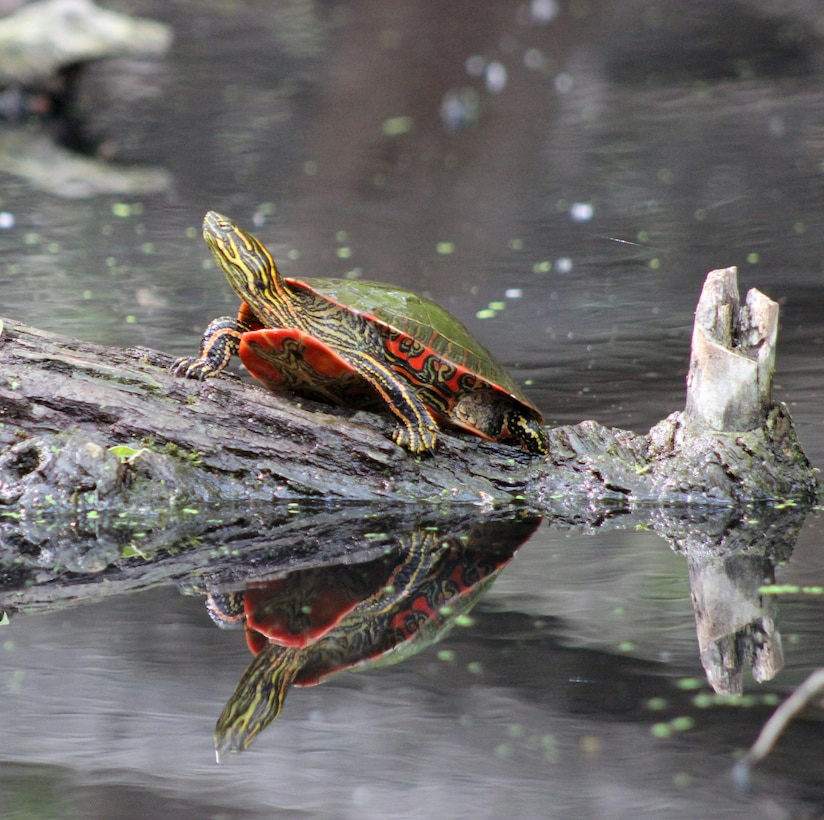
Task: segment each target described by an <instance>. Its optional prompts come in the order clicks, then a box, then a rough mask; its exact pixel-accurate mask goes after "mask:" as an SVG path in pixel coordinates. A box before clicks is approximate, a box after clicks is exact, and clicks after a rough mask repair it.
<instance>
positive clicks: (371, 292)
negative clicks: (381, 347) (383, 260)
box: [286, 278, 537, 412]
mask: <svg viewBox="0 0 824 820" xmlns="http://www.w3.org/2000/svg"><path fill="white" fill-rule="evenodd" d="M286 282H287V284H289V285H290V286H292V287H294V286H300V285H301V283H302V284H303V285H305V286H307V287H309V288H310V289H311V290H314V291H315V292H317V293H319V294H320V295H321V296H324V297H326V298H327V299H330V300H331V301H333V302H336V303H337V304H339V305H341V306H342V307H345V308H348V309H350V310H354V311H357V312H358V313H360V314H362V315H364V316H365V317H366V318H369V319H372V318H373V319H375V320H377V321H378V322H382V323H383V324H385V325H389V326H390V327H393V328H395V329H396V330H399V331H401V333H404V334H405V335H407V336H410V337H411V338H413V339H416V340H417V341H419V342H421V343H423V344H424V345H426V347H428V348H431V349H432V350H433V351H435V352H436V353H437V354H438V355H439V356H443V357H444V358H446V359H449V360H450V361H452V362H454V363H455V364H459V365H461V366H463V367H465V368H466V369H467V370H469V371H471V372H472V373H474V374H476V375H478V376H481V377H482V378H483V379H485V380H486V381H487V382H489V383H490V384H491V385H492V386H493V387H497V388H499V389H501V390H503V391H504V392H506V393H508V394H509V395H510V396H512V397H513V398H514V399H516V400H517V401H519V402H520V403H521V404H523V405H525V406H526V407H529V408H531V409H533V410H535V411H536V412H537V408H536V407H535V405H534V404H533V403H532V402H531V401H530V400H529V399H528V398H527V397H526V396H525V395H524V394H523V392H522V391H521V389H520V388H519V387H518V385H517V384H515V382H514V381H513V379H512V377H511V376H510V375H509V373H508V372H507V371H506V370H505V369H504V368H503V367H502V366H501V365H500V364H498V362H497V361H496V359H495V357H494V356H493V355H492V354H491V353H490V352H489V351H488V350H487V349H486V348H485V347H484V346H483V345H482V344H481V343H480V342H479V341H478V340H477V339H476V338H475V337H474V336H473V335H472V334H471V333H470V332H469V331H468V330H467V329H466V328H465V327H464V325H463V324H461V322H460V321H458V319H456V318H455V317H454V316H453V315H452V314H451V313H449V312H448V311H446V310H444V308H442V307H441V306H440V305H438V304H436V303H435V302H433V301H431V300H430V299H425V298H424V297H422V296H418V295H417V294H416V293H412V292H411V291H408V290H405V289H404V288H401V287H399V286H397V285H392V284H388V283H385V282H366V281H361V280H356V279H323V278H303V279H299V280H296V279H287V280H286Z"/></svg>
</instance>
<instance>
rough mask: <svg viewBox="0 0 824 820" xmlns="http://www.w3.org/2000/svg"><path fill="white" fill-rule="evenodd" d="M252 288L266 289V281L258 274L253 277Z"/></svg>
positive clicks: (256, 289)
mask: <svg viewBox="0 0 824 820" xmlns="http://www.w3.org/2000/svg"><path fill="white" fill-rule="evenodd" d="M252 290H255V291H258V290H266V282H264V281H263V279H261V278H260V277H259V276H256V277H255V278H254V279H252Z"/></svg>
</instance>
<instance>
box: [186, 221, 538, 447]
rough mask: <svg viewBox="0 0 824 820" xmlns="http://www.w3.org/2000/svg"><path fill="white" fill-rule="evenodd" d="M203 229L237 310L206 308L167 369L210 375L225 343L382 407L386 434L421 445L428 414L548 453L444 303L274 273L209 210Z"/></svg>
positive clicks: (289, 375)
mask: <svg viewBox="0 0 824 820" xmlns="http://www.w3.org/2000/svg"><path fill="white" fill-rule="evenodd" d="M203 237H204V239H205V240H206V243H207V244H208V246H209V248H210V249H211V251H212V253H213V254H214V257H215V259H216V260H217V261H218V264H219V265H220V267H221V268H222V269H223V272H224V273H225V274H226V278H227V279H228V280H229V284H230V285H231V286H232V288H233V289H234V291H235V293H237V295H238V296H239V297H240V298H241V300H242V304H241V306H240V310H239V312H238V315H237V318H232V317H221V318H219V319H215V320H214V321H213V322H212V323H211V324H210V325H209V327H208V328H207V329H206V332H205V333H204V335H203V341H202V342H201V347H200V356H199V357H198V358H182V359H178V361H177V362H175V364H174V365H173V366H172V372H174V373H175V374H176V375H181V376H186V377H188V378H195V379H204V378H209V377H211V376H216V375H218V374H219V373H220V372H221V371H222V370H223V369H224V368H225V367H226V365H227V364H228V363H229V361H230V359H231V357H232V356H233V355H235V354H238V355H239V356H240V359H241V361H242V362H243V364H244V365H245V366H246V369H247V370H248V371H249V372H250V373H251V374H252V375H253V376H254V377H255V378H256V379H258V381H260V382H262V383H263V384H265V385H266V386H267V387H269V388H271V389H278V390H282V389H287V390H292V391H294V392H297V393H302V394H306V395H309V396H311V397H313V398H318V397H319V398H321V399H325V400H331V401H333V402H335V403H337V404H342V405H344V406H357V407H375V406H383V407H388V408H389V409H390V410H391V411H392V412H393V413H394V414H395V415H396V416H397V417H398V419H400V421H401V425H400V426H399V427H398V429H397V431H396V432H395V435H394V438H395V441H396V442H397V443H398V444H400V445H401V446H403V447H406V448H407V449H408V450H410V451H411V452H413V453H424V452H428V451H431V450H432V449H433V448H434V447H435V444H436V441H437V431H438V424H437V422H436V419H437V420H438V421H442V422H447V423H449V424H452V425H455V426H457V427H461V428H463V429H464V430H468V431H470V432H472V433H474V434H475V435H477V436H480V437H481V438H485V439H489V440H491V441H506V440H510V441H515V442H517V443H519V444H520V445H521V446H522V447H523V448H524V449H526V450H527V451H528V452H530V453H534V454H542V453H547V452H548V443H547V435H546V430H545V429H544V428H543V426H542V418H541V414H540V413H539V412H538V410H537V409H536V408H535V406H534V405H533V404H532V403H531V402H530V401H529V399H527V398H526V397H525V396H524V395H523V393H522V392H521V390H520V388H518V386H517V385H516V384H515V382H514V381H513V380H512V378H511V377H510V375H509V374H508V373H507V372H506V370H504V368H503V367H502V366H501V365H500V364H498V363H497V362H496V361H495V359H494V358H493V357H492V355H491V354H490V353H489V352H488V351H487V350H486V349H485V348H484V347H482V346H481V345H480V344H479V343H478V342H477V341H476V340H475V339H474V338H473V337H472V335H471V334H470V333H469V331H468V330H467V329H466V328H465V327H464V326H463V325H462V324H461V323H460V322H459V321H458V320H457V319H456V318H455V317H454V316H452V315H451V314H449V313H447V312H446V311H445V310H444V309H443V308H441V307H439V306H438V305H436V304H435V303H434V302H431V301H429V300H428V299H424V298H422V297H420V296H416V295H415V294H414V293H410V292H409V291H406V290H403V289H401V288H398V287H396V286H394V285H388V284H382V283H378V282H363V281H351V280H347V279H304V280H298V279H284V278H283V277H282V276H281V275H280V273H279V272H278V269H277V266H276V265H275V261H274V259H273V258H272V255H271V254H270V253H269V251H268V250H267V249H266V248H265V247H264V246H263V244H262V243H261V242H260V241H258V240H257V239H256V238H255V237H254V236H252V235H251V234H249V233H247V232H246V231H244V230H243V229H242V228H239V227H238V226H237V225H235V223H234V222H232V221H231V220H230V219H227V218H226V217H225V216H221V215H220V214H217V213H215V212H214V211H209V213H207V214H206V216H205V218H204V220H203Z"/></svg>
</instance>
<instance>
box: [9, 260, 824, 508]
mask: <svg viewBox="0 0 824 820" xmlns="http://www.w3.org/2000/svg"><path fill="white" fill-rule="evenodd" d="M777 316H778V311H777V307H774V303H772V302H770V301H769V300H767V299H766V297H763V296H761V295H759V294H753V292H751V294H750V296H749V297H748V299H747V301H746V302H745V304H744V305H741V304H740V303H739V301H738V297H737V288H736V285H735V271H734V269H728V270H726V271H721V272H713V273H712V274H710V276H709V277H708V280H707V285H706V287H705V290H704V295H703V296H702V300H701V303H700V306H699V310H698V314H697V324H696V336H695V338H696V339H697V341H695V343H694V348H693V358H692V364H691V372H690V377H689V394H688V399H687V409H686V410H685V411H683V412H679V413H674V414H672V415H671V416H670V417H668V418H667V419H665V420H664V421H662V422H660V423H659V424H657V425H656V426H655V427H654V428H653V429H652V430H651V431H650V432H649V433H648V434H646V435H639V434H635V433H632V432H629V431H626V430H616V429H608V428H605V427H604V426H602V425H600V424H598V423H597V422H594V421H586V422H582V423H580V424H577V425H574V426H566V427H559V428H555V429H552V430H550V431H549V438H550V455H549V456H548V457H547V458H535V457H530V456H528V455H527V454H525V453H522V452H520V451H519V450H517V449H515V448H513V447H510V446H507V445H503V444H496V443H487V442H483V441H479V440H478V439H477V438H475V437H473V436H469V435H465V434H460V433H452V432H449V431H443V434H442V436H441V438H440V440H439V444H438V449H437V453H436V454H435V455H434V456H429V457H414V456H411V455H409V454H408V453H406V452H405V451H404V450H402V449H400V448H399V447H397V446H396V445H395V444H394V443H393V442H392V441H391V439H390V438H389V434H390V432H391V429H392V427H393V426H394V421H393V420H392V419H391V418H389V417H387V416H381V415H374V414H370V413H365V412H359V413H352V412H351V411H348V410H346V409H343V408H335V407H331V406H327V405H321V404H317V403H314V402H310V401H307V400H303V401H299V400H296V399H295V398H294V397H290V396H281V395H276V394H273V393H270V392H268V391H266V390H264V389H262V388H260V387H258V386H256V385H252V384H247V383H245V382H244V381H241V380H240V379H239V378H237V377H225V376H224V377H220V378H217V379H212V380H209V381H207V382H205V383H198V382H192V381H188V380H184V379H179V378H174V377H172V376H171V375H169V373H168V367H169V365H170V364H171V362H172V358H171V357H170V356H168V355H166V354H163V353H159V352H156V351H152V350H148V349H143V348H135V349H129V350H119V349H111V348H106V347H101V346H98V345H92V344H88V343H83V342H78V341H75V340H70V339H66V338H62V337H59V336H56V335H54V334H49V333H45V332H43V331H40V330H36V329H33V328H30V327H26V326H25V325H22V324H21V323H19V322H15V321H13V320H6V321H5V322H4V324H3V330H2V335H1V336H0V510H2V509H5V510H7V511H10V512H13V513H14V514H18V513H21V512H25V513H26V514H28V515H32V514H33V513H34V512H35V511H37V510H49V511H53V510H54V509H55V508H60V509H62V508H65V509H68V510H70V511H71V512H72V514H84V513H86V512H88V511H101V510H128V511H130V512H131V513H132V514H138V513H139V512H141V511H144V512H145V513H146V514H153V513H155V512H156V511H157V510H158V509H163V510H181V509H183V508H185V507H186V506H187V505H191V504H210V503H224V502H234V501H244V502H251V501H262V502H271V501H272V500H276V499H284V500H288V499H305V498H324V499H336V500H353V501H355V500H357V501H375V500H383V501H387V500H390V501H395V502H397V501H401V502H427V503H430V502H473V503H476V504H478V503H480V504H483V505H495V504H499V505H500V504H511V503H524V504H526V505H528V506H530V507H531V508H533V509H535V510H538V511H540V512H544V513H553V512H555V513H559V514H564V515H566V514H569V513H570V511H574V510H575V509H576V508H579V509H580V508H583V507H586V506H587V505H591V504H593V503H597V504H599V505H601V506H603V507H604V508H605V509H613V510H614V509H620V510H627V509H630V508H632V507H633V506H637V505H638V504H645V503H654V504H684V503H709V504H732V503H740V502H743V501H748V500H756V499H757V500H761V499H776V498H782V499H786V498H802V497H803V498H810V497H812V496H813V495H814V493H815V491H816V478H815V474H814V471H813V469H812V467H811V466H810V464H809V462H808V460H807V458H806V457H805V455H804V452H803V450H802V449H801V446H800V444H799V442H798V439H797V437H796V433H795V429H794V427H793V423H792V419H791V418H790V415H789V413H788V411H787V409H786V407H784V405H781V404H773V403H772V402H771V398H770V395H769V384H770V377H771V373H772V362H773V361H774V348H775V338H776V330H775V328H776V324H777ZM733 370H735V371H736V373H737V378H735V379H733V378H731V377H730V373H731V371H733ZM725 391H726V393H727V394H728V395H725Z"/></svg>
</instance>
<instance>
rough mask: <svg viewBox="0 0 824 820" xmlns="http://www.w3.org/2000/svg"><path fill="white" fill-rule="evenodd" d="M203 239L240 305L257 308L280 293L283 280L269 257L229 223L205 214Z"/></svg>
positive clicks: (212, 213)
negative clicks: (255, 306) (242, 303)
mask: <svg viewBox="0 0 824 820" xmlns="http://www.w3.org/2000/svg"><path fill="white" fill-rule="evenodd" d="M203 238H204V239H205V240H206V244H207V245H208V246H209V250H211V252H212V255H213V256H214V257H215V259H216V260H217V263H218V264H219V265H220V267H221V269H222V270H223V273H224V274H225V275H226V278H227V279H228V280H229V284H230V285H231V286H232V289H233V290H234V291H235V293H236V294H237V295H238V296H239V297H240V298H241V299H242V300H243V301H245V302H250V303H252V304H258V303H260V302H261V300H265V299H266V298H267V297H268V298H269V299H272V298H274V297H275V295H276V293H277V292H278V291H280V290H281V288H282V286H283V280H282V279H281V276H280V273H279V272H278V269H277V265H275V260H274V259H273V258H272V254H270V253H269V251H268V250H266V248H265V247H264V246H263V243H262V242H260V241H259V240H257V239H256V238H255V237H254V236H252V234H250V233H247V232H246V231H244V230H243V228H240V227H239V226H237V225H236V224H235V223H234V222H232V220H231V219H229V218H228V217H226V216H221V215H220V214H219V213H216V212H215V211H209V212H208V213H207V214H206V216H205V217H204V218H203Z"/></svg>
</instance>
